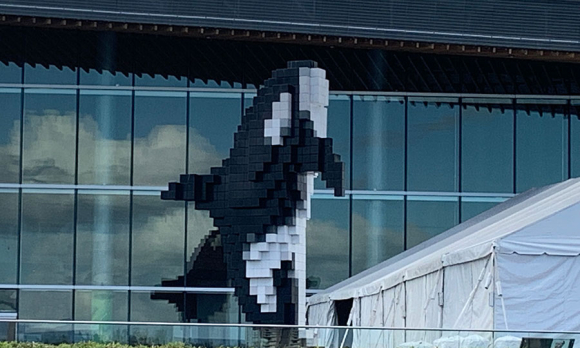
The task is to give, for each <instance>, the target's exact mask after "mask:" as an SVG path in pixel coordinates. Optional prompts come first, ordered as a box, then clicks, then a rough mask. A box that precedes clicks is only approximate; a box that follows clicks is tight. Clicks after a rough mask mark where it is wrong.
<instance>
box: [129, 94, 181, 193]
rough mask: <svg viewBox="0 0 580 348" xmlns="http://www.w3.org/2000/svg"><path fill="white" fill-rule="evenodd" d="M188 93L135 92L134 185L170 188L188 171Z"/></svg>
mask: <svg viewBox="0 0 580 348" xmlns="http://www.w3.org/2000/svg"><path fill="white" fill-rule="evenodd" d="M186 102H187V99H186V93H185V92H145V91H141V92H135V139H134V150H133V151H134V155H133V156H134V158H133V163H134V174H133V184H134V185H146V186H167V182H169V181H175V180H178V179H179V175H180V174H183V173H184V172H185V143H186V130H185V119H186V116H187V114H186Z"/></svg>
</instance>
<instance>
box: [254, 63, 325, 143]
mask: <svg viewBox="0 0 580 348" xmlns="http://www.w3.org/2000/svg"><path fill="white" fill-rule="evenodd" d="M265 88H266V90H267V91H268V92H267V93H271V95H272V97H273V98H272V100H273V101H272V105H271V114H270V115H269V116H270V118H268V117H266V118H264V139H265V143H266V144H269V145H273V146H276V145H281V146H283V145H285V143H286V140H287V139H289V138H295V139H299V138H302V139H301V140H302V141H304V139H308V138H311V137H317V138H326V137H327V116H328V109H327V108H328V96H329V81H328V80H327V79H326V71H325V70H323V69H321V68H319V67H318V64H317V63H316V62H314V61H310V60H306V61H292V62H289V63H288V68H286V69H279V70H276V71H274V73H273V77H272V78H271V79H268V80H267V81H266V86H265ZM268 109H269V108H268Z"/></svg>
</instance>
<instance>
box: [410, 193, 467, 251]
mask: <svg viewBox="0 0 580 348" xmlns="http://www.w3.org/2000/svg"><path fill="white" fill-rule="evenodd" d="M458 205H459V202H458V199H457V198H456V197H427V196H409V197H407V249H409V248H412V247H414V246H415V245H418V244H420V243H421V242H424V241H426V240H427V239H429V238H431V237H434V236H436V235H438V234H439V233H441V232H444V231H446V230H448V229H450V228H451V227H453V226H455V225H457V223H458V222H459V216H458V215H459V212H458Z"/></svg>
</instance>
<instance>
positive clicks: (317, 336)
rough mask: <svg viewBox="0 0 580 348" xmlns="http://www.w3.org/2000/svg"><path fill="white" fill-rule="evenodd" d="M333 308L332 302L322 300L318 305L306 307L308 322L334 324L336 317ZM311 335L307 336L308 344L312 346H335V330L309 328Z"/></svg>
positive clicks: (312, 323)
mask: <svg viewBox="0 0 580 348" xmlns="http://www.w3.org/2000/svg"><path fill="white" fill-rule="evenodd" d="M335 313H336V312H335V309H334V302H332V301H329V302H324V303H321V304H320V305H319V306H312V307H309V308H308V312H307V316H308V324H309V325H320V326H335V325H336V324H337V318H336V314H335ZM310 332H311V337H309V342H308V345H309V346H311V347H312V346H314V347H328V348H330V347H333V348H337V347H338V346H339V345H338V336H337V335H336V331H335V330H332V329H324V328H320V329H314V330H310Z"/></svg>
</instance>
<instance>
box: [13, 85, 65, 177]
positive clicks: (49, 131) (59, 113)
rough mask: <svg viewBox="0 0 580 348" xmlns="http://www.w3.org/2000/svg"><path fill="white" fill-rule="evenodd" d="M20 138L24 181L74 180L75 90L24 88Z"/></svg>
mask: <svg viewBox="0 0 580 348" xmlns="http://www.w3.org/2000/svg"><path fill="white" fill-rule="evenodd" d="M23 141H24V145H23V153H22V161H23V163H22V181H23V182H24V183H34V184H49V183H50V184H55V183H59V184H73V183H74V177H75V175H74V170H75V144H76V92H75V91H74V90H58V89H52V90H50V89H26V90H25V94H24V139H23Z"/></svg>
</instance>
